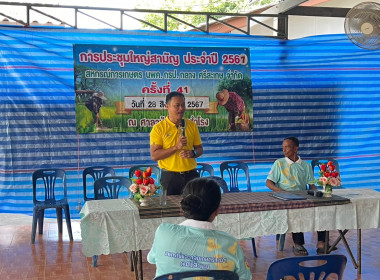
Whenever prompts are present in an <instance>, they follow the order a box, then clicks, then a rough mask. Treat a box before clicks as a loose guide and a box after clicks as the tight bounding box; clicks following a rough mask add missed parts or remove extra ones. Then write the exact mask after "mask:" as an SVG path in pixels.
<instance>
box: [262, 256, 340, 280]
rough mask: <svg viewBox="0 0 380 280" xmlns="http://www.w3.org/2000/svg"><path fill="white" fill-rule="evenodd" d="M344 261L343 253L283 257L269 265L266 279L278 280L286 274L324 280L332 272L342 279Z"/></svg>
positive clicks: (297, 277)
mask: <svg viewBox="0 0 380 280" xmlns="http://www.w3.org/2000/svg"><path fill="white" fill-rule="evenodd" d="M346 263H347V258H346V256H344V255H318V256H304V257H291V258H285V259H281V260H277V261H275V262H273V263H272V264H271V265H270V266H269V269H268V274H267V280H279V279H284V277H287V276H293V277H294V278H295V279H297V280H299V279H305V280H310V279H318V280H324V279H326V278H327V277H328V276H329V275H330V274H332V273H336V274H337V275H338V280H342V279H343V273H344V269H345V268H346ZM300 275H303V276H304V278H301V276H300ZM312 275H313V276H312ZM292 279H293V278H292ZM334 279H335V278H334Z"/></svg>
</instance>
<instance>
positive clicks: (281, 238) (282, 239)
mask: <svg viewBox="0 0 380 280" xmlns="http://www.w3.org/2000/svg"><path fill="white" fill-rule="evenodd" d="M285 236H286V234H285V233H284V234H279V242H278V250H279V251H284V245H285Z"/></svg>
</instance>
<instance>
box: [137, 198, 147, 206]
mask: <svg viewBox="0 0 380 280" xmlns="http://www.w3.org/2000/svg"><path fill="white" fill-rule="evenodd" d="M139 202H140V206H148V199H147V198H140V200H139Z"/></svg>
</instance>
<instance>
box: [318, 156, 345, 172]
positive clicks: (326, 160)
mask: <svg viewBox="0 0 380 280" xmlns="http://www.w3.org/2000/svg"><path fill="white" fill-rule="evenodd" d="M329 161H331V162H332V163H333V164H334V165H335V170H336V171H338V172H339V163H338V161H337V160H335V159H333V158H327V159H313V160H312V161H311V168H312V169H313V172H314V168H315V167H316V166H317V167H318V172H319V171H321V165H322V164H327V163H328V162H329Z"/></svg>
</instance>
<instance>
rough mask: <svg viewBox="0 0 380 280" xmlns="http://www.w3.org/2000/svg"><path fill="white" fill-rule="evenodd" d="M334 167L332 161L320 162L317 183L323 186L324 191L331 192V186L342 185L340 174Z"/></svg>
mask: <svg viewBox="0 0 380 280" xmlns="http://www.w3.org/2000/svg"><path fill="white" fill-rule="evenodd" d="M335 168H336V167H335V165H334V164H333V162H332V161H329V162H328V163H327V164H321V171H319V172H318V173H319V179H318V181H317V184H318V185H320V186H323V189H324V190H325V192H332V188H333V187H340V186H341V185H342V182H341V179H340V174H339V172H338V171H337V170H336V169H335Z"/></svg>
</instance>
